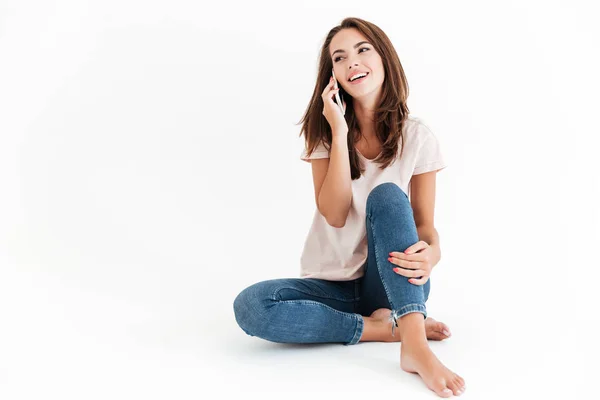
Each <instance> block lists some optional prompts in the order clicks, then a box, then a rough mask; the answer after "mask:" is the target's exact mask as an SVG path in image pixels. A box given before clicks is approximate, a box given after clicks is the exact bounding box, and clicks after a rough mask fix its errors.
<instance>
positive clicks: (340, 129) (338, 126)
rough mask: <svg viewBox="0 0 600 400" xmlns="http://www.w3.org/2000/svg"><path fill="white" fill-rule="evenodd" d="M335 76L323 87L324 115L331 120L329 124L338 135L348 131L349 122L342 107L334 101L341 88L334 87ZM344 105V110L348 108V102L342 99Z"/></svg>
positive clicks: (328, 120)
mask: <svg viewBox="0 0 600 400" xmlns="http://www.w3.org/2000/svg"><path fill="white" fill-rule="evenodd" d="M333 86H334V82H333V77H330V78H329V84H328V85H327V86H326V87H325V89H323V94H321V97H322V98H323V104H324V107H323V115H324V116H325V118H326V119H327V122H329V126H331V132H332V135H333V136H336V135H338V134H340V133H348V124H347V123H346V118H344V115H343V114H342V110H340V107H339V106H338V105H337V104H336V103H335V102H334V101H333V98H334V96H335V94H336V93H337V92H338V91H339V90H340V89H339V88H337V89H334V88H333ZM342 105H343V107H344V111H345V110H346V102H345V101H342Z"/></svg>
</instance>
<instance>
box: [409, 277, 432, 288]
mask: <svg viewBox="0 0 600 400" xmlns="http://www.w3.org/2000/svg"><path fill="white" fill-rule="evenodd" d="M427 280H429V277H428V276H423V277H422V278H421V279H414V278H413V279H409V280H408V281H409V282H410V283H412V284H413V285H417V286H420V285H424V284H425V283H426V282H427Z"/></svg>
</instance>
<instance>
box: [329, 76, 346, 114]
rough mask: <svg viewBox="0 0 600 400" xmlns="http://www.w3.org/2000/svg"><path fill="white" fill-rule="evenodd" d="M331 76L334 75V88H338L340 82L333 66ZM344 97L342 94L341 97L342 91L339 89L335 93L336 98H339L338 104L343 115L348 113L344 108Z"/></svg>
mask: <svg viewBox="0 0 600 400" xmlns="http://www.w3.org/2000/svg"><path fill="white" fill-rule="evenodd" d="M331 76H332V77H333V87H334V88H336V89H337V88H338V83H337V79H335V72H333V68H332V69H331ZM343 98H344V96H343V95H342V97H341V98H340V92H339V91H338V92H337V93H336V94H335V99H336V100H337V101H336V102H337V105H338V106H339V107H340V111H341V112H342V115H346V111H345V110H344V105H343V104H342V99H343Z"/></svg>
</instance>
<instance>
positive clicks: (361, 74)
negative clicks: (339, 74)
mask: <svg viewBox="0 0 600 400" xmlns="http://www.w3.org/2000/svg"><path fill="white" fill-rule="evenodd" d="M363 76H367V74H366V73H365V72H362V73H360V74H357V75H354V76H353V77H352V78H350V82H352V81H355V80H357V79H358V78H362V77H363Z"/></svg>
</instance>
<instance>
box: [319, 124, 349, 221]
mask: <svg viewBox="0 0 600 400" xmlns="http://www.w3.org/2000/svg"><path fill="white" fill-rule="evenodd" d="M346 140H347V139H346V137H345V136H343V135H341V136H334V138H333V142H332V147H331V154H330V157H329V168H328V169H327V175H326V176H325V180H324V181H323V185H322V186H321V192H320V193H319V205H320V209H321V211H322V214H323V216H324V217H325V218H326V219H327V222H328V223H329V224H330V225H332V226H337V227H340V226H343V225H344V224H345V223H346V217H347V216H348V211H349V210H350V205H351V203H352V179H351V178H350V160H349V159H348V144H347V142H346Z"/></svg>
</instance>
